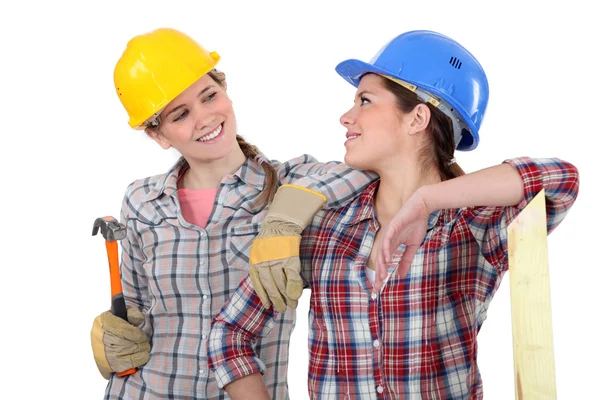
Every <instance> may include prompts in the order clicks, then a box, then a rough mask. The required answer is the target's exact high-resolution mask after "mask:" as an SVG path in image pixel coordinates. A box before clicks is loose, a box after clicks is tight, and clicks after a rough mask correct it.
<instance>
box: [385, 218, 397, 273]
mask: <svg viewBox="0 0 600 400" xmlns="http://www.w3.org/2000/svg"><path fill="white" fill-rule="evenodd" d="M399 229H400V228H399V227H396V225H395V224H394V223H393V222H392V223H391V224H390V226H389V227H388V229H387V231H386V232H385V235H384V236H383V243H382V246H381V247H382V249H383V255H384V257H383V261H384V264H389V263H390V262H391V261H392V249H395V248H396V247H397V246H394V245H393V244H395V243H396V242H397V240H396V237H397V236H398V232H400V230H399Z"/></svg>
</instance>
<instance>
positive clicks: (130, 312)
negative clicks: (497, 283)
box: [127, 307, 144, 326]
mask: <svg viewBox="0 0 600 400" xmlns="http://www.w3.org/2000/svg"><path fill="white" fill-rule="evenodd" d="M127 321H129V323H130V324H131V325H133V326H139V325H141V324H142V322H144V314H142V313H141V311H140V310H138V309H137V308H135V307H127Z"/></svg>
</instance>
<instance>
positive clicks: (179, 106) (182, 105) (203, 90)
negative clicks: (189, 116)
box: [165, 85, 215, 118]
mask: <svg viewBox="0 0 600 400" xmlns="http://www.w3.org/2000/svg"><path fill="white" fill-rule="evenodd" d="M214 87H215V85H208V86H207V87H205V88H204V89H202V90H201V91H200V93H198V96H196V97H200V96H202V95H203V94H204V93H206V92H207V91H209V90H210V89H212V88H214ZM182 107H185V104H180V105H178V106H177V107H175V108H174V109H172V110H171V111H169V112H168V113H167V114H166V115H165V118H167V117H168V116H169V115H171V114H172V113H174V112H175V111H177V110H179V109H180V108H182Z"/></svg>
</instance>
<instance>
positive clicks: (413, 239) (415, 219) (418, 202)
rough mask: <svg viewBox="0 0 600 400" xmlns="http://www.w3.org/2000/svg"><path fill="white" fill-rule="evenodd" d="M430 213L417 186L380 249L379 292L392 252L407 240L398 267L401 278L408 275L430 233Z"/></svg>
mask: <svg viewBox="0 0 600 400" xmlns="http://www.w3.org/2000/svg"><path fill="white" fill-rule="evenodd" d="M429 214H430V212H429V209H428V206H427V202H426V201H425V198H424V196H423V195H422V192H421V191H420V190H417V191H416V192H415V193H414V194H413V195H412V196H411V197H410V198H409V199H408V200H407V201H406V203H404V205H403V206H402V207H401V208H400V210H399V211H398V213H396V215H395V216H394V218H392V219H391V221H390V222H389V224H388V227H387V230H386V232H384V234H383V241H382V243H381V246H380V247H379V250H378V251H377V258H376V259H377V274H376V276H375V283H374V285H373V287H374V289H375V291H376V292H379V290H381V287H382V286H383V281H384V280H385V278H386V277H387V266H388V264H389V263H390V262H391V259H392V254H393V252H394V251H396V249H397V248H398V246H399V245H401V244H404V245H405V246H406V249H405V250H404V254H403V255H402V259H401V261H400V266H399V267H398V274H399V275H400V277H402V278H403V277H404V276H406V274H407V273H408V269H409V268H410V265H411V263H412V260H413V258H414V257H415V254H416V253H417V250H419V247H420V246H421V243H423V239H424V238H425V235H426V233H427V222H428V219H429Z"/></svg>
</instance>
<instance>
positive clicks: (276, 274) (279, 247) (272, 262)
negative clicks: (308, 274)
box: [250, 185, 326, 312]
mask: <svg viewBox="0 0 600 400" xmlns="http://www.w3.org/2000/svg"><path fill="white" fill-rule="evenodd" d="M325 201H326V198H325V196H323V195H322V194H320V193H318V192H315V191H312V190H309V189H306V188H304V187H300V186H294V185H282V186H281V187H280V188H279V189H278V190H277V193H276V194H275V197H274V199H273V202H272V203H271V204H270V205H269V210H268V212H267V215H266V217H265V219H264V221H263V223H262V225H261V229H260V232H259V233H258V235H257V236H256V239H254V241H253V242H252V246H251V247H250V280H251V281H252V286H253V287H254V290H255V291H256V294H257V295H258V296H259V297H260V300H261V301H262V303H263V305H264V307H265V308H269V307H271V303H273V305H274V307H275V309H276V310H277V311H279V312H284V311H285V310H286V306H289V307H290V308H296V307H297V305H298V299H299V298H300V295H301V294H302V289H303V288H304V284H303V282H302V277H301V276H300V270H301V267H300V239H301V236H300V234H301V233H302V231H303V230H304V228H305V227H306V225H308V223H309V222H310V221H311V220H312V219H313V217H314V216H315V214H316V213H317V212H319V210H321V208H323V205H324V204H325Z"/></svg>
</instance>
